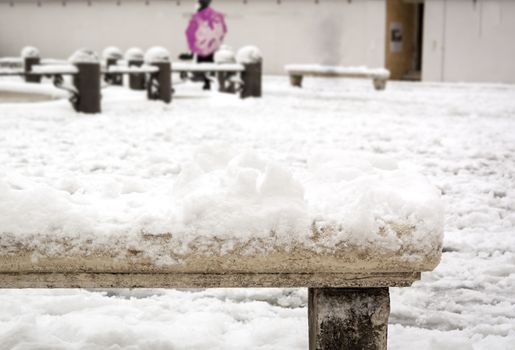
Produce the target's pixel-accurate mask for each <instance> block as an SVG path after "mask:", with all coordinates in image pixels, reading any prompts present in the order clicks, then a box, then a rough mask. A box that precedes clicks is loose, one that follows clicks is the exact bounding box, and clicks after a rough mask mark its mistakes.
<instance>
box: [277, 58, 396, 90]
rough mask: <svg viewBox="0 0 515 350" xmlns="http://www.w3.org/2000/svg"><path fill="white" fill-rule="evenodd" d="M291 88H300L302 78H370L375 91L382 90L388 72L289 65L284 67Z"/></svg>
mask: <svg viewBox="0 0 515 350" xmlns="http://www.w3.org/2000/svg"><path fill="white" fill-rule="evenodd" d="M285 70H286V72H287V73H288V75H289V77H290V83H291V85H292V86H297V87H302V80H303V78H304V76H314V77H328V78H341V77H344V78H370V79H372V81H373V83H374V88H375V89H376V90H384V89H385V88H386V82H387V81H388V78H389V77H390V72H389V71H388V70H386V69H384V68H375V69H370V68H367V67H342V66H323V65H308V64H290V65H286V66H285Z"/></svg>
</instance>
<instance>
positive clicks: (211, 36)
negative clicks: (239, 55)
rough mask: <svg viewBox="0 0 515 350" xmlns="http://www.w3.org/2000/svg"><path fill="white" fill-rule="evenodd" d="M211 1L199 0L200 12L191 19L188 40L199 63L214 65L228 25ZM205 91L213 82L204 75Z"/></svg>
mask: <svg viewBox="0 0 515 350" xmlns="http://www.w3.org/2000/svg"><path fill="white" fill-rule="evenodd" d="M210 5H211V0H198V11H197V13H196V14H194V15H193V16H192V17H191V20H190V23H189V24H188V28H187V29H186V38H187V40H188V45H189V47H190V50H191V52H193V54H195V55H196V56H197V63H213V62H214V53H215V51H216V50H218V48H219V47H220V46H221V45H222V43H223V40H224V37H225V34H226V33H227V25H226V24H225V18H224V15H223V14H222V13H220V12H217V11H215V10H214V9H213V8H211V7H210ZM203 78H204V87H203V89H204V90H210V89H211V80H210V79H209V78H208V77H207V76H206V75H204V77H203Z"/></svg>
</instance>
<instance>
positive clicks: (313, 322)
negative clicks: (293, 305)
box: [308, 288, 390, 350]
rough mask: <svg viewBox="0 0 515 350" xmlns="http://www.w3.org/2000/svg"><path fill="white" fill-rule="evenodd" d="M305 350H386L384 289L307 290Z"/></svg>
mask: <svg viewBox="0 0 515 350" xmlns="http://www.w3.org/2000/svg"><path fill="white" fill-rule="evenodd" d="M308 293H309V297H308V318H309V350H358V349H367V350H386V340H387V332H388V316H389V314H390V296H389V292H388V288H355V289H354V288H353V289H351V288H309V291H308Z"/></svg>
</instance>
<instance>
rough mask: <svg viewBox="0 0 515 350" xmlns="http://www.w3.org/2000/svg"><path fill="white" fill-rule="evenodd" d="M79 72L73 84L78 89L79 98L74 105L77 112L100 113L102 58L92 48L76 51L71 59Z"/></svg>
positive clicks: (74, 77)
mask: <svg viewBox="0 0 515 350" xmlns="http://www.w3.org/2000/svg"><path fill="white" fill-rule="evenodd" d="M69 61H70V62H71V63H72V64H74V65H75V66H76V67H77V69H78V71H79V72H78V73H77V74H76V75H74V76H73V85H74V86H75V89H76V90H77V99H76V101H74V103H73V107H74V108H75V110H76V111H77V112H82V113H100V112H101V107H100V98H101V95H100V60H99V59H98V55H97V54H96V53H95V52H94V51H91V50H87V49H81V50H78V51H76V52H75V53H74V54H73V55H72V56H71V57H70V59H69Z"/></svg>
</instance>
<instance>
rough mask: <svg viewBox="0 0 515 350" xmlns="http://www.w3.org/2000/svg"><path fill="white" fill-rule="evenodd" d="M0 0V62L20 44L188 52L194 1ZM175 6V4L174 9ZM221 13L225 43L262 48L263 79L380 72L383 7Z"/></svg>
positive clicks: (295, 2)
mask: <svg viewBox="0 0 515 350" xmlns="http://www.w3.org/2000/svg"><path fill="white" fill-rule="evenodd" d="M14 2H15V6H14V7H11V6H10V5H9V3H8V2H5V1H1V0H0V56H13V55H14V56H16V55H18V54H19V52H20V50H21V48H22V47H23V46H25V45H34V46H36V47H38V48H39V49H40V51H41V53H42V55H43V56H44V57H68V56H69V55H70V54H71V53H72V52H73V51H74V50H75V49H77V48H79V47H89V48H93V49H95V50H98V51H101V50H102V49H103V48H104V47H105V46H108V45H115V46H118V47H120V48H121V49H122V50H125V49H127V48H129V47H131V46H140V47H143V48H148V47H149V46H153V45H162V46H165V47H167V48H168V49H169V50H170V51H171V53H172V55H173V56H176V55H178V54H179V53H181V52H185V51H186V49H187V46H186V42H185V37H184V30H185V28H186V25H187V23H188V20H189V17H190V15H191V13H192V12H193V9H194V6H195V3H196V1H195V0H181V1H170V0H168V1H158V0H150V3H149V5H145V1H142V0H139V1H138V0H121V5H120V6H117V4H116V1H115V0H93V1H92V6H88V5H87V1H85V0H68V1H67V5H66V6H62V2H61V1H55V0H46V1H45V0H42V1H41V4H42V5H41V7H38V6H37V1H30V0H22V1H14ZM178 4H180V5H178ZM213 7H214V8H215V9H217V10H219V11H221V12H224V13H225V14H226V21H227V23H228V27H229V34H228V36H227V38H226V43H227V44H229V45H231V46H233V47H234V48H237V47H241V46H243V45H246V44H254V45H256V46H258V47H260V48H261V50H262V51H263V54H264V58H265V70H266V72H267V73H282V72H283V65H284V64H287V63H325V64H343V65H368V66H371V67H382V66H384V36H385V32H384V30H385V29H384V28H385V17H386V13H385V11H386V10H385V2H384V0H354V1H352V2H350V3H349V2H348V1H347V0H320V1H319V3H318V4H316V2H315V0H282V1H281V4H278V3H277V0H247V4H244V2H243V0H214V1H213Z"/></svg>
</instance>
